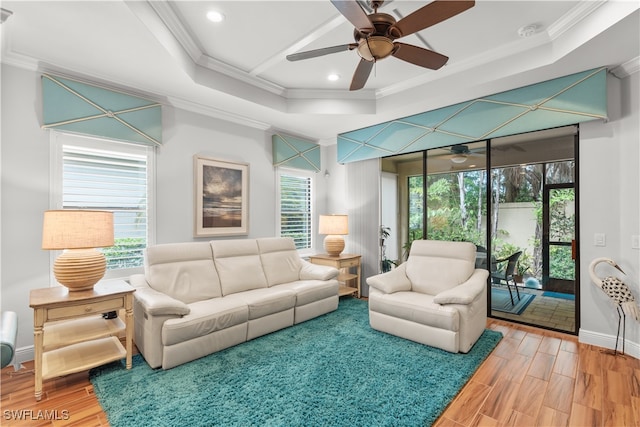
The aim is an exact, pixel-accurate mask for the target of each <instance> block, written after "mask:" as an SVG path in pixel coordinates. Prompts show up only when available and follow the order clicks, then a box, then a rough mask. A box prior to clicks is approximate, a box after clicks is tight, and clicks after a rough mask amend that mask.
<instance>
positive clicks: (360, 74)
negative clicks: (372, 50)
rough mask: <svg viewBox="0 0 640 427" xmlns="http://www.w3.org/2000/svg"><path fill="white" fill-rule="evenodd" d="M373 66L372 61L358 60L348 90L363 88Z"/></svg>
mask: <svg viewBox="0 0 640 427" xmlns="http://www.w3.org/2000/svg"><path fill="white" fill-rule="evenodd" d="M374 64H375V62H373V61H367V60H366V59H362V58H360V62H359V63H358V67H357V68H356V72H355V73H353V78H352V79H351V86H350V87H349V90H358V89H362V88H363V87H364V85H365V83H367V80H368V79H369V74H371V70H372V69H373V65H374Z"/></svg>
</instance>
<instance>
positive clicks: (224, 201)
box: [194, 155, 249, 237]
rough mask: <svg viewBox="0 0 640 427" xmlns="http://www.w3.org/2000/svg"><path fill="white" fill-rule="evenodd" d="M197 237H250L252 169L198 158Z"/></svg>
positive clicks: (226, 162) (196, 188) (195, 170)
mask: <svg viewBox="0 0 640 427" xmlns="http://www.w3.org/2000/svg"><path fill="white" fill-rule="evenodd" d="M194 175H195V190H196V194H195V227H194V228H195V229H194V235H195V236H196V237H211V236H232V235H242V234H248V233H249V165H248V164H247V163H234V162H228V161H225V160H216V159H211V158H207V157H202V156H199V155H195V156H194Z"/></svg>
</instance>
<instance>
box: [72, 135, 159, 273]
mask: <svg viewBox="0 0 640 427" xmlns="http://www.w3.org/2000/svg"><path fill="white" fill-rule="evenodd" d="M62 156H63V159H62V160H63V171H62V175H63V176H62V182H63V190H62V192H63V196H62V197H63V201H62V205H63V208H64V209H100V210H108V211H113V213H114V234H115V245H114V246H112V247H110V248H104V249H103V252H104V253H105V256H106V258H107V269H108V270H113V269H122V268H133V267H140V266H142V265H143V261H144V254H143V250H144V248H145V247H146V246H147V236H148V234H147V230H148V206H147V201H148V197H147V194H148V192H147V184H148V183H147V156H146V154H132V153H129V152H116V151H104V150H97V149H89V148H84V147H77V146H71V145H63V149H62Z"/></svg>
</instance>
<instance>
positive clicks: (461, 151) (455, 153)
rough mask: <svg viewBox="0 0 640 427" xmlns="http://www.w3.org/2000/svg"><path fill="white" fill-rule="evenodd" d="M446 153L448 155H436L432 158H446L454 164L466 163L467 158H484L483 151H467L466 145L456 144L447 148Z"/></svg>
mask: <svg viewBox="0 0 640 427" xmlns="http://www.w3.org/2000/svg"><path fill="white" fill-rule="evenodd" d="M446 151H448V153H446V154H438V155H436V156H434V157H446V158H448V159H449V160H451V162H452V163H455V164H462V163H464V162H466V161H467V159H468V158H470V157H473V156H484V154H482V153H483V151H484V148H483V149H469V147H467V146H466V145H463V144H456V145H452V146H451V147H449V148H448V149H446ZM476 152H479V153H480V154H476Z"/></svg>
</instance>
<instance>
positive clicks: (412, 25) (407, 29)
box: [389, 0, 476, 39]
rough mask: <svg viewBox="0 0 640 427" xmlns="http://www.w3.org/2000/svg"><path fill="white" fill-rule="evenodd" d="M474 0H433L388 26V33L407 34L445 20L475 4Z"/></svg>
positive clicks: (396, 36) (396, 35) (398, 36)
mask: <svg viewBox="0 0 640 427" xmlns="http://www.w3.org/2000/svg"><path fill="white" fill-rule="evenodd" d="M475 3H476V2H475V1H473V0H471V1H449V0H435V1H434V2H432V3H429V4H428V5H426V6H424V7H422V8H420V9H418V10H416V11H415V12H413V13H411V14H409V15H407V16H405V17H404V18H402V19H401V20H400V21H398V22H396V23H395V24H394V25H392V26H391V27H390V28H389V35H390V36H391V37H394V38H397V39H398V38H400V37H405V36H408V35H409V34H413V33H415V32H418V31H422V30H424V29H425V28H428V27H430V26H432V25H435V24H437V23H438V22H442V21H445V20H447V19H449V18H451V17H453V16H456V15H457V14H459V13H462V12H464V11H465V10H467V9H470V8H472V7H473V6H474V5H475Z"/></svg>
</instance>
